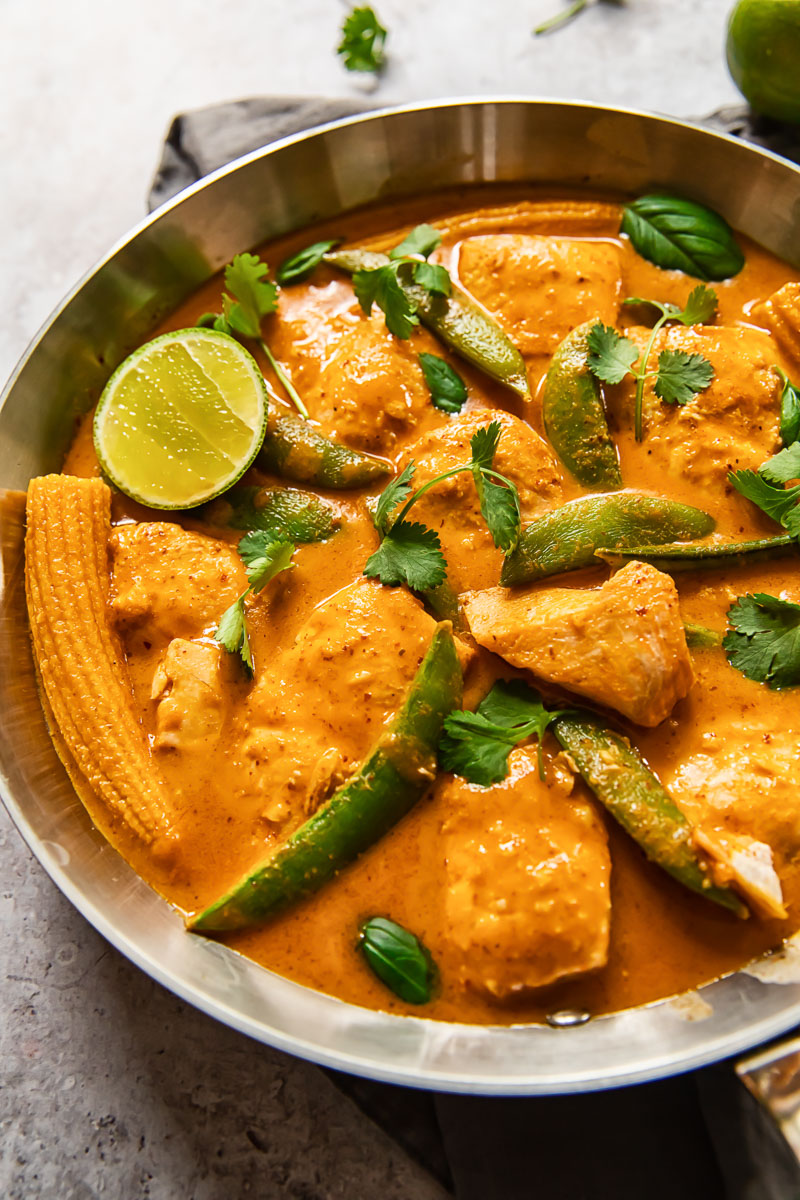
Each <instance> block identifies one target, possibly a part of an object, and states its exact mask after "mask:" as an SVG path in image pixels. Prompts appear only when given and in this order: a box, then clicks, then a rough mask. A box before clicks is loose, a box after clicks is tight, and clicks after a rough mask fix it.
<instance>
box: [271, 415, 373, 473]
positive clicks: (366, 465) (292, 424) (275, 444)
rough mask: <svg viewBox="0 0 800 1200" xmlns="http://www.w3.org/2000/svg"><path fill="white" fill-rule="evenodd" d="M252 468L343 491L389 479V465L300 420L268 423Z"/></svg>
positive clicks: (284, 419) (291, 418)
mask: <svg viewBox="0 0 800 1200" xmlns="http://www.w3.org/2000/svg"><path fill="white" fill-rule="evenodd" d="M256 466H257V467H260V468H261V469H262V470H263V471H270V472H272V473H273V474H275V475H279V476H280V477H281V478H282V479H293V480H295V482H297V483H312V484H315V485H316V486H317V487H325V488H331V489H333V490H336V491H339V490H345V489H348V488H361V487H368V486H369V485H370V484H371V483H375V482H376V480H378V479H384V478H385V477H386V476H387V475H391V474H392V472H393V470H394V468H393V467H392V465H391V463H388V462H384V460H383V459H382V458H375V457H374V455H372V454H364V453H363V452H362V451H360V450H351V449H350V447H349V446H343V445H342V444H341V443H340V442H335V441H333V439H332V438H327V437H325V436H324V435H323V434H321V433H318V432H317V431H316V430H315V429H313V428H312V427H311V426H310V425H309V423H308V421H304V420H302V418H300V417H292V416H282V417H278V418H277V419H276V420H275V421H270V424H269V428H268V429H267V436H266V437H265V438H264V444H263V446H262V447H261V449H260V450H259V452H258V457H257V458H256Z"/></svg>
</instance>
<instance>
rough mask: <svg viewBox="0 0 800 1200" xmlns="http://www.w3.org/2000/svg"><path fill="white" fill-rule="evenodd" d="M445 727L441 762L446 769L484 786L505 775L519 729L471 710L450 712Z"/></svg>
mask: <svg viewBox="0 0 800 1200" xmlns="http://www.w3.org/2000/svg"><path fill="white" fill-rule="evenodd" d="M444 729H445V732H444V737H443V738H442V740H441V741H440V742H439V762H440V764H441V766H442V768H443V769H444V770H445V771H450V772H451V773H452V774H453V775H460V776H461V777H462V778H463V779H466V780H468V781H469V782H470V783H477V784H480V786H481V787H490V786H491V785H492V784H493V783H500V781H501V780H503V779H505V777H506V775H507V774H508V756H509V754H510V753H511V751H512V750H513V749H514V747H515V746H516V744H517V737H516V733H511V732H510V731H508V730H506V729H504V728H503V726H501V725H495V724H493V723H492V722H491V721H489V720H487V718H486V717H483V716H481V715H480V714H479V713H476V712H474V713H473V712H469V711H468V710H465V711H463V712H455V713H450V715H449V717H447V719H446V720H445V723H444ZM520 740H523V739H520Z"/></svg>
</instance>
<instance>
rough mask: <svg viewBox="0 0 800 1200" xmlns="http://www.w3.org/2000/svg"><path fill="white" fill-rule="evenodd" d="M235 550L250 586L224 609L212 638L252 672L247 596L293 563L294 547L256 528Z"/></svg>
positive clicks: (246, 535)
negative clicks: (246, 610)
mask: <svg viewBox="0 0 800 1200" xmlns="http://www.w3.org/2000/svg"><path fill="white" fill-rule="evenodd" d="M238 550H239V555H240V557H241V559H242V562H243V563H244V565H245V567H246V568H247V579H248V582H249V584H250V586H249V587H248V588H247V589H246V590H245V591H244V592H242V594H241V596H239V598H238V599H237V600H234V602H233V604H231V605H230V606H229V607H228V608H226V609H225V612H224V613H223V614H222V616H221V617H220V622H219V625H218V626H217V629H216V632H215V634H214V638H215V640H216V641H218V642H219V643H220V644H221V645H222V646H224V647H225V649H226V650H227V651H228V653H229V654H238V655H239V656H240V657H241V660H242V662H243V663H244V665H245V667H246V668H247V671H248V673H249V674H250V675H252V674H253V655H252V652H251V650H250V638H249V636H248V632H247V616H246V613H245V608H244V602H245V600H246V599H247V597H248V596H249V595H251V594H256V593H258V592H260V591H261V590H262V589H263V588H265V587H266V585H267V584H268V583H269V581H270V580H271V579H274V578H275V576H276V575H279V574H280V572H281V571H286V570H287V569H288V568H289V567H291V566H292V555H293V554H294V552H295V546H294V543H293V542H287V541H282V540H277V539H276V538H275V537H274V535H273V534H271V533H270V532H269V531H268V530H264V529H256V530H253V531H252V532H251V533H247V534H245V536H244V537H243V538H242V539H241V541H240V542H239V546H238Z"/></svg>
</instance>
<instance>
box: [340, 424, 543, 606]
mask: <svg viewBox="0 0 800 1200" xmlns="http://www.w3.org/2000/svg"><path fill="white" fill-rule="evenodd" d="M501 433H502V427H501V425H500V422H499V421H492V422H491V424H490V425H487V426H486V427H485V428H481V429H477V430H476V431H475V433H474V434H473V435H472V438H471V439H470V446H471V448H472V457H471V458H470V461H469V462H468V463H463V464H461V465H460V466H458V467H452V468H451V469H450V470H449V471H442V473H441V474H440V475H436V476H434V478H433V479H430V480H428V482H427V483H425V484H423V485H422V487H421V488H418V489H417V491H415V492H413V493H412V491H411V487H412V483H413V479H414V473H415V471H416V466H415V464H414V463H413V462H410V463H408V465H407V466H406V467H405V468H404V469H403V471H402V472H401V473H400V475H398V476H397V478H396V479H393V480H392V482H391V483H390V484H389V485H388V487H386V488H385V489H384V490H383V492H382V493H381V495H380V497H379V499H378V503H377V505H376V508H375V512H374V514H373V518H372V520H373V523H374V525H375V528H376V529H377V531H378V533H379V534H380V536H381V544H380V546H379V547H378V549H377V550H376V551H375V552H374V554H371V555H370V557H369V558H368V559H367V562H366V565H365V567H364V574H365V575H366V576H367V577H368V578H369V579H380V581H381V583H384V584H387V585H389V586H396V585H397V584H399V583H406V584H408V586H409V587H410V588H412V589H413V590H414V591H426V590H428V589H429V588H435V587H438V586H439V584H440V583H442V582H443V581H444V578H445V575H446V574H447V563H446V561H445V557H444V555H443V553H442V544H441V542H440V540H439V535H438V534H437V533H436V532H435V530H433V529H428V528H427V526H425V525H422V524H420V523H419V522H412V521H408V520H406V518H407V516H408V513H409V511H410V509H411V508H412V507H413V505H414V504H416V502H417V500H419V498H420V497H421V496H424V495H425V493H426V492H427V491H429V490H430V489H431V488H432V487H435V486H436V484H437V483H441V482H442V480H444V479H450V478H451V477H452V476H453V475H459V474H461V473H462V472H465V471H469V472H470V473H471V475H472V478H473V481H474V483H475V488H476V491H477V493H478V500H479V503H480V509H481V514H482V516H483V519H484V520H485V522H486V524H487V526H488V529H489V532H490V534H491V535H492V540H493V541H494V544H495V545H496V546H499V547H500V548H501V549H503V550H506V551H509V550H512V549H513V547H514V546H515V545H516V544H517V541H518V539H519V532H520V524H521V519H522V518H521V513H520V505H519V494H518V492H517V488H516V485H515V484H514V483H513V482H512V481H511V480H510V479H507V478H506V476H505V475H501V474H499V472H497V471H495V470H494V468H493V466H492V463H493V461H494V455H495V452H496V450H497V445H498V442H499V441H500V435H501ZM400 505H402V508H401V509H400V512H399V513H398V514H397V516H396V517H393V515H392V514H393V513H394V512H395V510H396V509H397V508H398V507H399V506H400Z"/></svg>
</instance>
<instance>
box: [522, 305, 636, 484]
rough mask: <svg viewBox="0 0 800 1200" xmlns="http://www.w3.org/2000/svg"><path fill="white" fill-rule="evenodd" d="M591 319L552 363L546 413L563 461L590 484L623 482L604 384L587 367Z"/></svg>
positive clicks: (564, 344) (548, 429) (550, 433)
mask: <svg viewBox="0 0 800 1200" xmlns="http://www.w3.org/2000/svg"><path fill="white" fill-rule="evenodd" d="M593 324H594V322H593V321H587V322H586V324H585V325H579V326H578V328H577V329H573V331H572V333H570V334H568V335H567V337H565V338H564V340H563V342H562V343H561V345H560V346H559V347H558V349H557V350H556V352H555V354H554V355H553V358H552V360H551V363H550V368H549V370H548V372H547V376H546V378H545V383H544V389H543V391H542V416H543V418H544V427H545V431H546V433H547V436H548V438H549V439H550V442H551V443H552V445H553V448H554V449H555V451H556V453H557V454H558V457H559V458H560V459H561V461H562V462H563V463H564V466H565V467H566V468H567V470H568V471H570V472H571V473H572V474H573V475H574V476H575V478H576V479H577V480H578V483H582V484H583V486H584V487H587V488H592V487H593V488H602V489H603V491H609V492H610V491H613V490H614V489H615V488H619V487H622V475H621V474H620V469H619V458H618V457H617V448H616V446H615V445H614V443H613V441H612V440H611V434H610V433H609V432H608V421H607V420H606V414H605V410H604V408H603V401H602V400H601V398H600V384H599V382H598V380H597V379H596V378H595V376H594V375H592V373H591V372H590V370H589V367H588V359H589V347H588V345H587V342H586V336H587V334H588V332H589V330H590V329H591V328H592V325H593Z"/></svg>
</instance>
